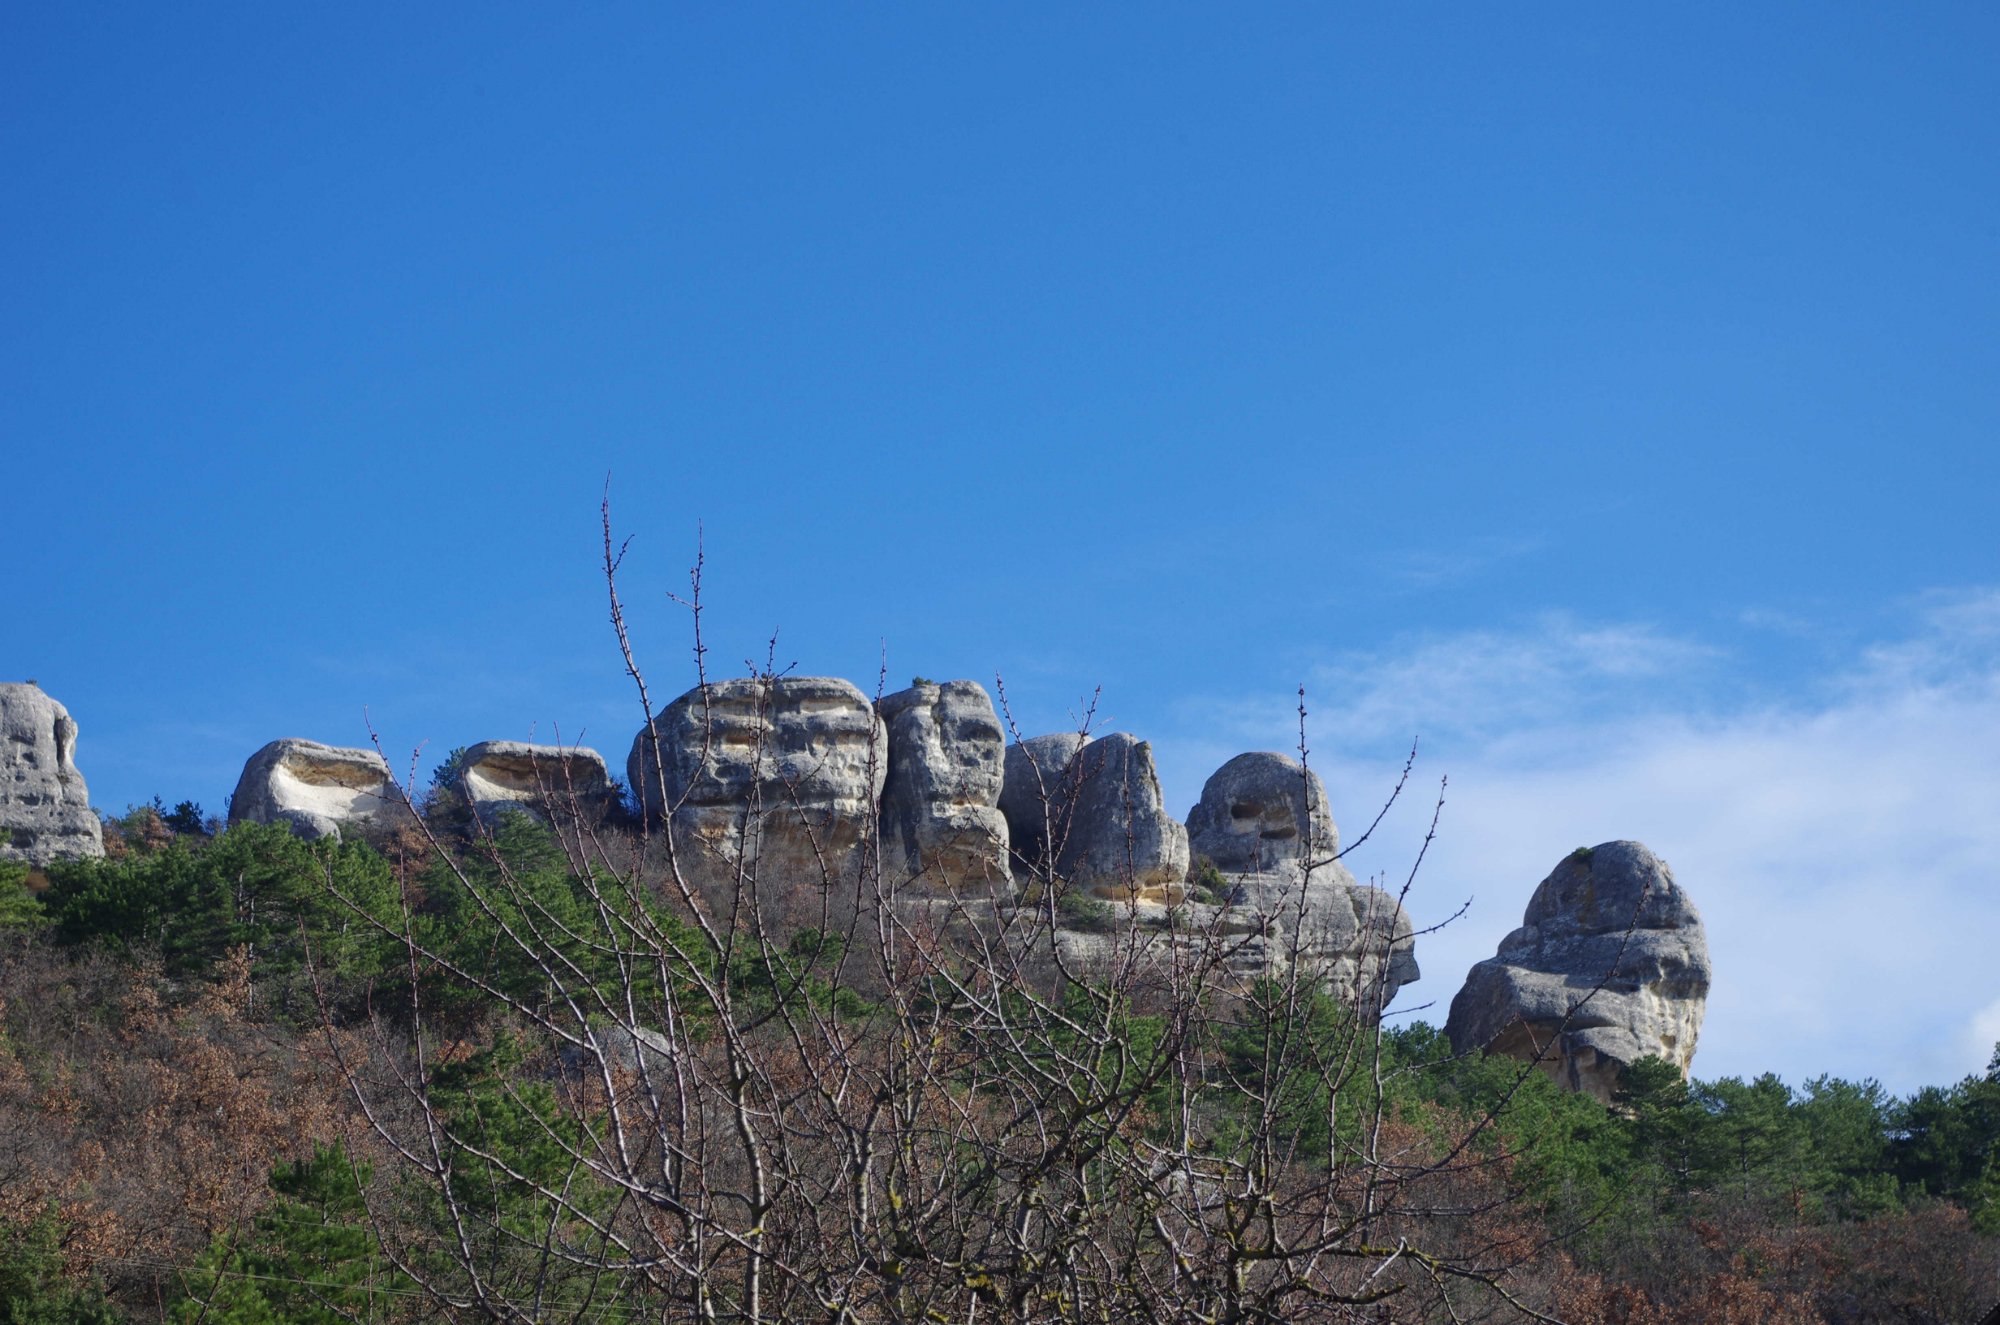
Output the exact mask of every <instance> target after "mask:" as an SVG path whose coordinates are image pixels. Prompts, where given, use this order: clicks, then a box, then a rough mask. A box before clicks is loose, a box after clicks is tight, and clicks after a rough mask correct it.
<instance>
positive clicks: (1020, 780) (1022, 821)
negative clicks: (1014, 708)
mask: <svg viewBox="0 0 2000 1325" xmlns="http://www.w3.org/2000/svg"><path fill="white" fill-rule="evenodd" d="M1089 741H1090V738H1089V737H1088V736H1086V735H1084V734H1083V733H1082V732H1054V733H1051V734H1050V735H1047V736H1030V737H1028V738H1027V739H1025V740H1022V741H1017V742H1015V743H1014V744H1013V745H1010V746H1008V747H1007V760H1006V766H1005V769H1004V771H1003V777H1002V781H1001V786H1000V813H1001V815H1002V817H1004V818H1005V819H1006V821H1007V837H1008V841H1009V843H1010V844H1011V846H1012V848H1013V852H1014V856H1015V858H1016V859H1017V860H1018V861H1020V862H1021V864H1023V865H1025V866H1033V865H1039V864H1040V863H1041V862H1042V860H1043V858H1044V857H1045V856H1046V855H1047V854H1048V846H1049V842H1050V840H1051V839H1053V840H1055V841H1058V842H1060V841H1062V840H1063V839H1065V838H1066V837H1068V835H1069V822H1070V811H1071V809H1072V808H1073V806H1074V804H1075V801H1076V781H1077V777H1078V775H1079V774H1080V773H1081V772H1082V770H1081V769H1080V768H1078V767H1075V761H1076V754H1077V751H1079V750H1081V749H1083V747H1084V746H1085V745H1086V744H1088V743H1089Z"/></svg>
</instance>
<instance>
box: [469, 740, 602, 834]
mask: <svg viewBox="0 0 2000 1325" xmlns="http://www.w3.org/2000/svg"><path fill="white" fill-rule="evenodd" d="M459 777H460V781H461V786H462V787H463V790H464V792H465V798H466V801H467V802H468V803H469V804H470V805H471V806H472V809H473V812H474V813H475V814H477V815H479V816H480V817H481V818H483V819H489V820H490V819H492V818H493V817H494V816H496V815H498V814H500V813H501V812H502V811H504V810H520V811H522V812H523V813H526V814H529V815H532V816H533V817H534V818H536V819H539V820H541V821H542V822H543V823H548V822H550V821H551V819H554V820H555V821H557V822H563V823H567V822H571V821H572V820H578V819H580V820H581V821H582V822H584V823H587V824H596V823H599V822H602V820H603V819H604V816H605V815H606V814H607V813H609V812H610V810H611V807H612V805H613V803H614V802H615V801H616V798H617V793H616V792H615V791H614V790H613V789H612V786H611V773H610V771H609V770H608V769H607V768H606V767H605V764H604V756H603V755H601V754H599V753H597V751H595V750H591V749H588V748H586V747H584V746H580V745H530V744H529V743H527V742H525V741H481V742H480V743H479V744H477V745H474V746H468V747H467V748H466V751H465V757H464V760H463V762H462V763H461V764H460V765H459Z"/></svg>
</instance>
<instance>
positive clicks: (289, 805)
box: [229, 736, 402, 840]
mask: <svg viewBox="0 0 2000 1325" xmlns="http://www.w3.org/2000/svg"><path fill="white" fill-rule="evenodd" d="M401 804H402V797H401V796H400V795H399V794H398V793H397V791H396V780H395V778H393V777H392V776H391V775H390V773H389V764H388V761H386V760H385V759H383V758H382V756H381V755H379V754H377V753H376V752H375V751H373V750H353V749H343V748H341V747H338V746H332V745H321V744H320V743H319V742H318V741H306V740H301V739H299V738H298V737H295V736H288V737H285V738H284V739H282V740H276V741H273V742H271V743H270V744H269V745H267V746H265V747H264V748H263V749H261V750H259V751H258V752H257V753H256V754H254V755H251V756H250V760H249V762H248V763H246V764H244V765H243V776H242V777H240V778H238V779H237V780H236V792H235V794H234V795H233V796H232V797H230V801H229V822H230V823H232V824H239V823H244V822H251V823H266V824H279V823H281V824H290V825H291V828H292V831H293V832H294V833H297V834H298V835H299V836H300V837H305V838H316V837H331V838H334V839H336V840H337V839H338V838H339V837H340V828H341V825H342V824H359V823H365V822H367V821H370V820H377V819H381V818H383V817H385V816H387V815H389V814H390V813H391V812H392V811H394V810H395V809H396V808H397V807H399V806H401Z"/></svg>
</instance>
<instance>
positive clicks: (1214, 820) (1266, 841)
mask: <svg viewBox="0 0 2000 1325" xmlns="http://www.w3.org/2000/svg"><path fill="white" fill-rule="evenodd" d="M1187 830H1188V846H1189V847H1190V848H1191V849H1192V850H1193V852H1194V854H1195V855H1196V856H1198V857H1199V856H1206V857H1207V858H1208V859H1209V860H1212V861H1214V862H1215V864H1216V867H1217V868H1218V869H1220V870H1221V871H1222V872H1223V873H1225V874H1241V873H1276V872H1279V871H1281V870H1283V869H1284V868H1286V867H1287V866H1292V865H1297V864H1299V863H1301V862H1303V861H1308V860H1311V861H1319V860H1323V859H1327V858H1330V857H1331V856H1332V855H1333V854H1334V852H1336V851H1338V850H1339V849H1340V835H1339V834H1338V833H1337V832H1336V831H1335V829H1334V825H1333V811H1332V809H1331V808H1330V807H1329V806H1328V804H1327V799H1326V788H1325V787H1324V786H1323V785H1321V783H1320V780H1319V775H1318V774H1317V773H1314V772H1312V771H1311V770H1310V769H1307V768H1306V767H1304V766H1303V765H1301V764H1300V763H1299V761H1298V760H1296V759H1294V758H1292V757H1291V756H1290V755H1285V754H1279V753H1278V752H1276V751H1274V750H1256V751H1252V752H1251V753H1249V754H1240V755H1237V756H1236V757H1235V758H1234V759H1232V760H1230V761H1229V762H1228V763H1226V764H1224V765H1223V766H1222V767H1221V768H1218V769H1216V770H1215V772H1214V773H1212V774H1210V775H1209V779H1208V781H1207V782H1206V783H1205V784H1204V785H1203V786H1202V789H1201V801H1200V802H1199V803H1198V804H1197V805H1196V806H1195V807H1194V808H1193V809H1192V810H1190V811H1188V819H1187ZM1309 836H1310V839H1311V840H1310V841H1308V837H1309Z"/></svg>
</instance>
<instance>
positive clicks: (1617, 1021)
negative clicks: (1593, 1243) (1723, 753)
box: [1445, 842, 1710, 1101]
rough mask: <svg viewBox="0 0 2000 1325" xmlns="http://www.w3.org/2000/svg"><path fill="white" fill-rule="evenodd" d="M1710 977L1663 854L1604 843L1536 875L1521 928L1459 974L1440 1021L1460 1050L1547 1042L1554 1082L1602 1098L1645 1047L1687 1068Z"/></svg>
mask: <svg viewBox="0 0 2000 1325" xmlns="http://www.w3.org/2000/svg"><path fill="white" fill-rule="evenodd" d="M1709 974H1710V968H1709V960H1708V940H1707V937H1706V935H1705V934H1704V932H1703V930H1702V924H1701V916H1700V915H1699V914H1698V913H1697V912H1696V911H1695V908H1694V903H1693V902H1691V901H1689V900H1688V896H1687V894H1686V893H1685V892H1683V891H1682V890H1681V888H1680V886H1679V885H1678V884H1676V883H1675V882H1674V876H1673V874H1672V872H1671V871H1669V870H1668V869H1667V866H1666V863H1665V862H1664V861H1662V860H1661V859H1660V858H1659V857H1658V856H1655V855H1654V854H1653V853H1652V852H1650V851H1648V850H1647V849H1646V848H1645V847H1644V846H1642V845H1640V844H1639V843H1637V842H1606V843H1604V844H1603V845H1602V846H1598V847H1592V848H1587V849H1582V850H1578V851H1575V852H1572V853H1571V854H1570V855H1569V856H1568V857H1566V858H1565V859H1564V860H1563V861H1562V863H1561V864H1559V865H1557V866H1556V867H1555V870H1554V871H1553V872H1552V873H1551V874H1550V875H1549V877H1548V878H1546V879H1544V880H1543V881H1542V884H1541V886H1540V887H1539V888H1537V889H1536V890H1535V895H1534V897H1533V898H1532V899H1530V900H1529V902H1528V909H1527V913H1526V914H1525V915H1524V916H1523V917H1522V924H1521V928H1519V929H1517V930H1515V931H1514V932H1513V933H1511V934H1509V935H1508V936H1507V937H1506V938H1505V939H1504V940H1502V941H1501V943H1500V950H1499V952H1498V953H1497V954H1496V955H1494V956H1492V957H1489V958H1487V959H1486V960H1485V961H1482V962H1480V963H1479V964H1478V965H1476V966H1474V967H1473V968H1472V970H1471V972H1470V973H1469V974H1468V975H1467V976H1466V979H1465V986H1464V988H1462V989H1460V990H1459V991H1458V995H1457V997H1455V998H1453V999H1452V1001H1451V1017H1450V1019H1449V1021H1448V1022H1447V1023H1446V1027H1445V1029H1446V1032H1447V1034H1449V1035H1450V1037H1451V1042H1452V1046H1453V1048H1455V1049H1457V1050H1459V1051H1460V1052H1464V1051H1465V1050H1468V1049H1472V1048H1476V1047H1484V1048H1485V1049H1486V1050H1487V1052H1489V1053H1503V1054H1507V1055H1509V1056H1511V1057H1515V1058H1521V1059H1532V1058H1534V1057H1535V1055H1536V1052H1537V1049H1538V1048H1546V1049H1547V1050H1548V1052H1547V1054H1546V1055H1545V1056H1544V1057H1543V1058H1542V1066H1543V1069H1544V1070H1545V1071H1547V1072H1548V1073H1549V1074H1550V1075H1551V1076H1553V1077H1554V1078H1555V1079H1556V1080H1557V1081H1558V1082H1560V1083H1561V1084H1563V1085H1565V1086H1567V1087H1568V1088H1570V1089H1571V1090H1583V1091H1588V1092H1590V1093H1591V1094H1592V1095H1595V1096H1596V1097H1597V1098H1599V1099H1601V1100H1605V1101H1609V1100H1610V1099H1611V1097H1612V1093H1613V1091H1614V1090H1615V1089H1616V1087H1617V1083H1618V1077H1619V1075H1620V1074H1621V1073H1622V1072H1623V1071H1624V1069H1625V1067H1626V1066H1627V1065H1628V1064H1630V1063H1632V1062H1633V1061H1635V1060H1636V1059H1639V1058H1643V1057H1645V1056H1646V1055H1648V1054H1657V1055H1659V1056H1660V1057H1661V1058H1664V1059H1666V1060H1667V1061H1669V1062H1671V1063H1673V1064H1674V1065H1675V1066H1676V1067H1678V1068H1680V1069H1681V1071H1682V1072H1686V1071H1687V1069H1688V1065H1689V1064H1690V1063H1691V1062H1692V1061H1693V1059H1694V1049H1695V1039H1696V1037H1697V1036H1698V1035H1699V1034H1700V1031H1701V1019H1702V1013H1703V1010H1704V1009H1705V1008H1706V1006H1707V1000H1708V986H1709ZM1599 981H1603V986H1602V988H1598V984H1599ZM1593 989H1595V990H1596V992H1595V993H1593V992H1592V990H1593Z"/></svg>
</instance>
